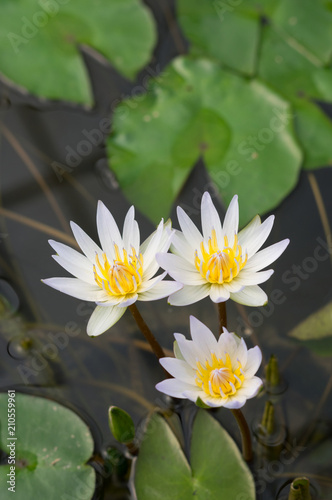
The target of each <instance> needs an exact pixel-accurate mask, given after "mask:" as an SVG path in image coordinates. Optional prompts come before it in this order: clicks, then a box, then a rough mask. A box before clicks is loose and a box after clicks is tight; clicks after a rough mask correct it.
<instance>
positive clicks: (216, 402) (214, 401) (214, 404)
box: [199, 391, 229, 408]
mask: <svg viewBox="0 0 332 500" xmlns="http://www.w3.org/2000/svg"><path fill="white" fill-rule="evenodd" d="M199 397H200V398H201V400H202V401H203V403H204V404H206V405H208V406H211V408H219V407H220V406H226V403H227V401H228V399H229V398H221V397H220V398H219V397H212V396H210V395H209V394H205V392H203V391H202V393H201V394H199Z"/></svg>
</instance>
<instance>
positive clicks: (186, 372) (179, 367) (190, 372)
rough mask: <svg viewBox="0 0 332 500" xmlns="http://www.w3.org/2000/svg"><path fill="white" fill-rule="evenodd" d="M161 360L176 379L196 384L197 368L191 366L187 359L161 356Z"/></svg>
mask: <svg viewBox="0 0 332 500" xmlns="http://www.w3.org/2000/svg"><path fill="white" fill-rule="evenodd" d="M159 362H160V364H161V366H163V368H165V370H166V371H167V372H168V373H170V374H171V375H173V377H175V378H176V379H178V380H181V382H186V383H187V384H194V385H195V378H196V370H194V369H193V368H191V366H189V365H188V363H186V362H185V361H181V360H180V359H175V358H161V359H160V360H159Z"/></svg>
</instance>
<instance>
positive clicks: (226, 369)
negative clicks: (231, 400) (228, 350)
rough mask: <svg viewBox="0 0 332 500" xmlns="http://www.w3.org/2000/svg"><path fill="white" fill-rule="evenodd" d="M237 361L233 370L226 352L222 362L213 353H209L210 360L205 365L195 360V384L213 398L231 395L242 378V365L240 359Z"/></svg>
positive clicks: (241, 381)
mask: <svg viewBox="0 0 332 500" xmlns="http://www.w3.org/2000/svg"><path fill="white" fill-rule="evenodd" d="M237 362H238V366H237V368H236V369H235V370H234V368H233V367H232V363H231V359H230V356H229V354H226V360H225V362H224V361H223V360H222V359H218V358H217V357H216V355H215V354H214V353H212V354H211V362H209V361H206V362H205V366H203V365H202V364H201V363H200V362H199V361H197V370H196V375H197V378H196V380H195V381H196V384H197V385H198V387H200V388H201V389H202V390H203V391H204V392H205V393H206V394H208V395H209V396H212V397H215V398H220V397H222V398H227V397H228V396H232V395H233V394H235V393H236V391H237V390H238V389H239V388H240V387H241V385H242V383H243V380H244V374H243V370H242V365H241V363H240V361H237Z"/></svg>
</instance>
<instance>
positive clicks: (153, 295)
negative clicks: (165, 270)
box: [138, 281, 182, 301]
mask: <svg viewBox="0 0 332 500" xmlns="http://www.w3.org/2000/svg"><path fill="white" fill-rule="evenodd" d="M181 288H182V284H181V283H176V282H175V281H160V282H159V283H157V284H156V285H154V286H153V288H150V289H149V290H146V291H145V292H143V293H139V294H138V300H141V301H150V300H159V299H163V298H165V297H169V296H170V295H172V294H174V293H175V292H177V291H178V290H180V289H181Z"/></svg>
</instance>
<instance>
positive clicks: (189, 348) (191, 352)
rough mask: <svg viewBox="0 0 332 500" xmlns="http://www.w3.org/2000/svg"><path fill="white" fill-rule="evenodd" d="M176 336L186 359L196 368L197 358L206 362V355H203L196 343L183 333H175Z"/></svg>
mask: <svg viewBox="0 0 332 500" xmlns="http://www.w3.org/2000/svg"><path fill="white" fill-rule="evenodd" d="M174 337H175V340H176V341H177V343H178V347H179V349H180V351H181V354H182V356H183V357H184V359H185V361H186V362H187V363H189V365H190V366H191V367H192V368H194V369H195V370H196V369H197V360H199V361H202V362H204V360H205V356H204V355H203V356H202V352H201V351H200V350H199V349H198V348H197V346H196V344H194V342H193V341H192V340H187V339H186V338H185V336H184V335H182V333H174Z"/></svg>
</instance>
